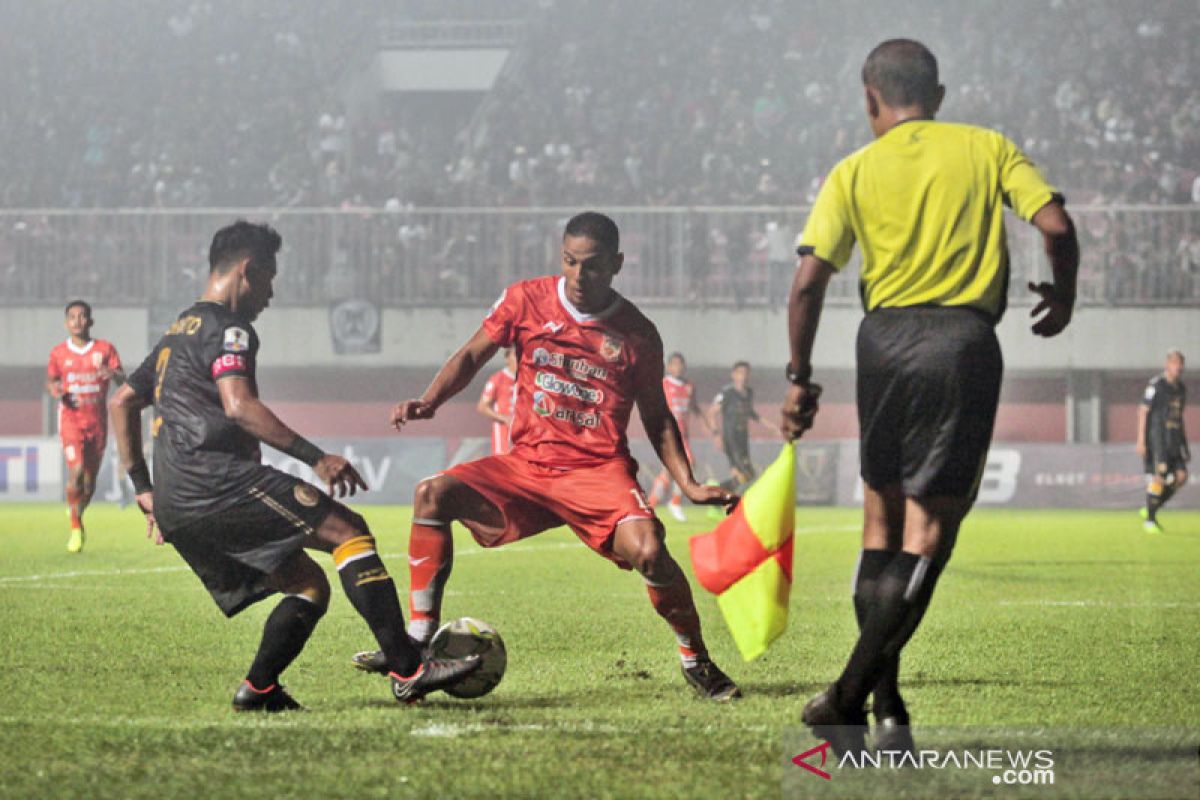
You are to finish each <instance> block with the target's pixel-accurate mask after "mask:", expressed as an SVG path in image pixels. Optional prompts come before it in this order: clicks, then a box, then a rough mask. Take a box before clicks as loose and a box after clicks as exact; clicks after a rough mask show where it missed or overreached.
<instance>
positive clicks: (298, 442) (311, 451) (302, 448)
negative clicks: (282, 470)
mask: <svg viewBox="0 0 1200 800" xmlns="http://www.w3.org/2000/svg"><path fill="white" fill-rule="evenodd" d="M283 452H285V453H287V454H288V455H289V456H291V457H292V458H294V459H296V460H297V461H300V462H302V463H304V464H307V465H308V466H310V467H312V466H315V465H316V463H317V462H318V461H320V460H321V457H322V456H323V455H325V451H324V450H322V449H321V448H319V447H317V446H316V445H315V444H313V443H312V442H310V441H309V440H308V439H305V438H304V437H303V436H297V437H296V438H295V439H294V440H292V443H291V445H289V446H288V448H287V449H286V450H284V451H283Z"/></svg>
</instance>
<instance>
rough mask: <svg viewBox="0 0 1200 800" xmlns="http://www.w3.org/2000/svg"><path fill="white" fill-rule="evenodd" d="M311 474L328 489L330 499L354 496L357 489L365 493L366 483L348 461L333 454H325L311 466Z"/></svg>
mask: <svg viewBox="0 0 1200 800" xmlns="http://www.w3.org/2000/svg"><path fill="white" fill-rule="evenodd" d="M313 472H315V473H316V474H317V477H318V478H320V479H321V480H322V481H324V482H325V485H326V486H328V487H329V496H330V497H345V496H346V495H348V494H349V495H354V494H356V493H357V492H358V490H359V489H362V490H363V491H364V492H365V491H367V482H366V481H364V480H363V479H362V476H361V475H359V474H358V470H356V469H355V468H354V467H353V466H352V465H351V464H350V462H349V461H347V460H346V459H344V458H342V457H341V456H335V455H334V454H333V453H326V454H325V455H323V456H321V460H320V461H318V462H317V463H316V464H314V465H313Z"/></svg>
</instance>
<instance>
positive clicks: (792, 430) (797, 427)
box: [779, 383, 821, 442]
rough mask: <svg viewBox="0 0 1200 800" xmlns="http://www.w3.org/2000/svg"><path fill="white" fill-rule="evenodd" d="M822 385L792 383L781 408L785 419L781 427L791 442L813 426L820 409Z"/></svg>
mask: <svg viewBox="0 0 1200 800" xmlns="http://www.w3.org/2000/svg"><path fill="white" fill-rule="evenodd" d="M820 400H821V386H820V384H817V383H805V384H792V385H791V386H790V387H789V388H788V393H787V399H785V400H784V401H783V407H782V408H781V409H780V413H781V414H782V417H783V421H782V423H781V424H780V426H779V427H780V428H781V429H782V431H783V435H784V436H785V437H786V438H787V440H788V441H789V442H791V441H795V440H796V439H799V438H800V437H801V436H802V435H803V434H804V432H805V431H806V430H808V429H809V428H811V427H812V426H813V418H814V417H816V416H817V411H818V410H819V409H820V405H821V404H820Z"/></svg>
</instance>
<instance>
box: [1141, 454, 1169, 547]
mask: <svg viewBox="0 0 1200 800" xmlns="http://www.w3.org/2000/svg"><path fill="white" fill-rule="evenodd" d="M1147 464H1148V465H1149V467H1150V470H1149V472H1148V474H1147V475H1146V508H1145V510H1144V511H1143V512H1142V519H1143V520H1144V522H1143V525H1142V527H1143V529H1144V530H1145V531H1146V532H1147V533H1162V532H1163V530H1162V527H1161V526H1160V525H1159V522H1158V511H1159V509H1161V508H1162V507H1163V504H1165V503H1166V502H1167V500H1169V499H1170V498H1171V495H1172V494H1174V491H1173V487H1172V486H1171V479H1172V478H1173V477H1174V476H1173V475H1172V473H1171V468H1170V465H1169V464H1168V463H1167V462H1166V461H1165V459H1163V458H1161V456H1160V455H1159V454H1158V453H1151V454H1150V456H1149V457H1148V458H1147Z"/></svg>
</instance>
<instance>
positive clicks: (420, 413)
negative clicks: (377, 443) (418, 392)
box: [392, 398, 436, 430]
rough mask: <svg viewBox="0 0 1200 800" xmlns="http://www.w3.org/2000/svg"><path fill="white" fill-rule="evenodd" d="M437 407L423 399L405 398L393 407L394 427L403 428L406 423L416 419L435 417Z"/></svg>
mask: <svg viewBox="0 0 1200 800" xmlns="http://www.w3.org/2000/svg"><path fill="white" fill-rule="evenodd" d="M435 411H436V409H435V408H434V407H433V405H431V404H430V403H427V402H425V401H424V400H421V399H419V398H418V399H416V400H405V401H404V402H403V403H400V404H399V405H397V406H396V407H395V408H393V409H392V427H394V428H395V429H396V430H403V429H404V423H406V422H412V421H413V420H414V419H433V414H434V412H435Z"/></svg>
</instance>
